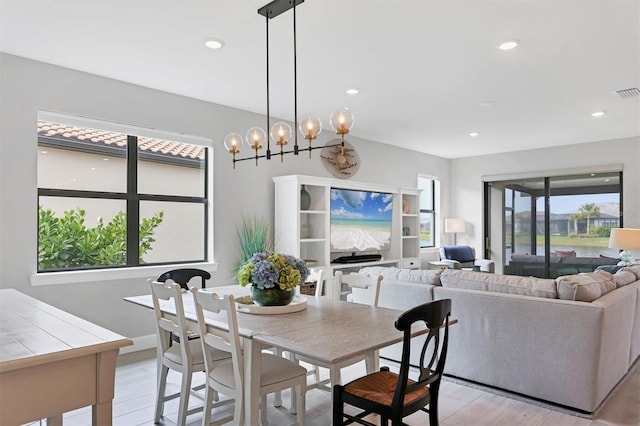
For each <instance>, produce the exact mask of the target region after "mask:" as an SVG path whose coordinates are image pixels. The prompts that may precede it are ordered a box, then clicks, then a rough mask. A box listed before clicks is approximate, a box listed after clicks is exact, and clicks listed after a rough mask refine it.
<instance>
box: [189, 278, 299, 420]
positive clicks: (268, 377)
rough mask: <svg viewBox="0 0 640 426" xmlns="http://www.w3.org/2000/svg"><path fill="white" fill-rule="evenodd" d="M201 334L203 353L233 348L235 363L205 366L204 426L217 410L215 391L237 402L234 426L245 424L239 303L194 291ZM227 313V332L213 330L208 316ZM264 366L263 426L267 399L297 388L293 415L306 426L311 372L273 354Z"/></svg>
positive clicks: (228, 297)
mask: <svg viewBox="0 0 640 426" xmlns="http://www.w3.org/2000/svg"><path fill="white" fill-rule="evenodd" d="M191 292H192V294H193V300H194V305H195V308H196V317H197V320H198V331H199V334H200V339H199V340H200V341H201V342H202V345H203V350H204V351H205V352H206V351H207V350H209V349H213V348H221V347H226V345H229V347H230V351H231V357H232V360H227V361H226V362H221V363H215V362H214V363H210V362H206V363H205V371H206V374H207V388H206V391H205V409H204V416H203V424H206V425H208V424H209V422H210V420H211V409H212V407H213V391H214V390H215V391H217V392H220V393H222V394H225V395H227V396H229V397H231V398H233V399H234V400H235V409H234V414H233V424H244V410H243V405H244V402H243V397H244V393H243V389H244V380H245V379H246V377H245V374H244V371H243V365H244V360H243V358H244V355H243V353H242V350H241V348H240V334H239V332H238V317H237V313H236V308H235V299H234V297H233V296H232V295H225V296H224V297H223V298H220V297H219V296H218V295H216V294H215V293H212V292H205V291H198V289H197V288H195V287H194V288H192V289H191ZM222 311H225V313H226V321H227V330H224V329H220V330H218V327H209V326H208V325H207V323H206V315H205V312H212V313H216V312H218V313H219V312H222ZM260 356H261V360H260V362H261V365H263V366H268V368H265V369H262V370H261V377H260V378H259V380H260V397H261V398H260V416H261V423H262V425H263V426H267V424H268V422H267V403H266V402H267V398H266V395H267V394H269V393H274V392H276V391H279V390H283V389H287V388H295V392H294V393H293V394H292V396H291V399H292V401H295V402H296V405H295V408H293V409H292V411H293V412H295V413H296V414H297V421H298V424H299V425H301V426H304V418H305V395H306V391H307V388H306V381H307V372H306V370H305V369H304V368H302V367H300V366H299V365H297V364H296V363H294V362H292V361H290V360H288V359H285V358H282V357H279V356H276V355H272V354H269V353H265V352H262V353H261V354H260Z"/></svg>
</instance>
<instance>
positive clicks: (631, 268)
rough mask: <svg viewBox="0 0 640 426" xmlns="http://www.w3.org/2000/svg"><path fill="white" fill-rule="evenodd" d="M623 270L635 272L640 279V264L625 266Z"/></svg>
mask: <svg viewBox="0 0 640 426" xmlns="http://www.w3.org/2000/svg"><path fill="white" fill-rule="evenodd" d="M622 270H623V271H629V272H633V274H634V275H635V276H636V278H637V279H639V280H640V264H637V263H636V264H633V265H630V266H625V267H624V268H622Z"/></svg>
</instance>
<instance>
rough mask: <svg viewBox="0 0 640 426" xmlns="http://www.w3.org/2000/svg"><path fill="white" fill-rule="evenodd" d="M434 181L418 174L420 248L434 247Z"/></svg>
mask: <svg viewBox="0 0 640 426" xmlns="http://www.w3.org/2000/svg"><path fill="white" fill-rule="evenodd" d="M435 188H436V181H435V180H433V179H431V178H427V177H424V176H418V189H420V190H421V192H420V248H425V247H435V245H436V242H435V235H436V233H435V223H436V220H435V217H436V208H435V206H436V197H435V193H436V191H435Z"/></svg>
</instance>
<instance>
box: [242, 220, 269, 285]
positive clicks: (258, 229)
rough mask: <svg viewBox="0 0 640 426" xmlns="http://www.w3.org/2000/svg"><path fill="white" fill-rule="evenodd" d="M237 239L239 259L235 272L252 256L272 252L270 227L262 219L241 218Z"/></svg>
mask: <svg viewBox="0 0 640 426" xmlns="http://www.w3.org/2000/svg"><path fill="white" fill-rule="evenodd" d="M238 237H239V238H240V259H239V260H238V263H237V264H236V268H235V271H236V272H238V271H239V270H240V267H241V266H242V265H243V264H244V263H245V262H246V261H247V260H249V259H251V257H252V256H253V255H254V254H256V253H261V252H268V251H272V250H273V240H272V238H271V226H270V225H269V223H268V222H267V221H266V220H265V219H263V218H260V217H257V216H251V217H249V218H248V219H245V218H244V216H243V217H242V224H241V225H240V228H239V229H238Z"/></svg>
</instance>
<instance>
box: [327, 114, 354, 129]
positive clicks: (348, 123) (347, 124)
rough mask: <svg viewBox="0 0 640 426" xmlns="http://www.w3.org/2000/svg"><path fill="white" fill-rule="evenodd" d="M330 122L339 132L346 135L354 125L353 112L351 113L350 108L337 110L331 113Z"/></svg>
mask: <svg viewBox="0 0 640 426" xmlns="http://www.w3.org/2000/svg"><path fill="white" fill-rule="evenodd" d="M329 124H330V125H331V127H332V128H333V130H335V132H336V133H337V134H339V135H346V134H347V133H349V130H351V128H352V127H353V114H351V111H349V108H342V109H339V110H336V111H334V112H333V114H331V120H329Z"/></svg>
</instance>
